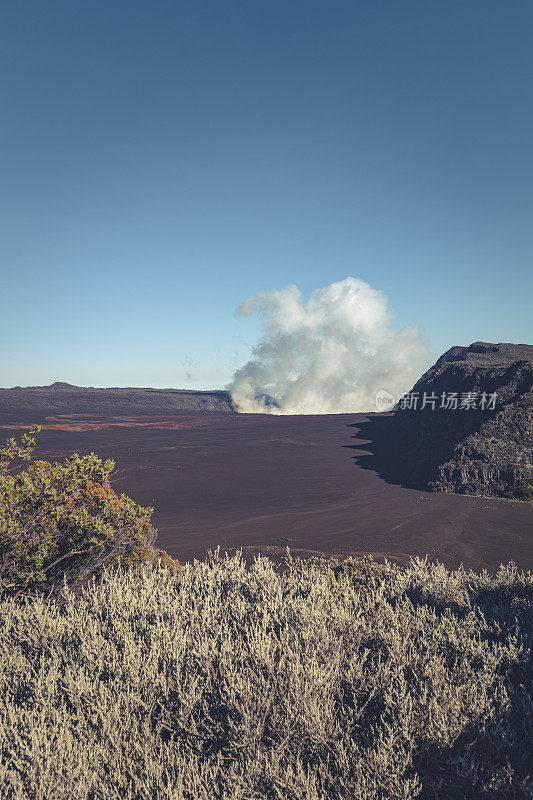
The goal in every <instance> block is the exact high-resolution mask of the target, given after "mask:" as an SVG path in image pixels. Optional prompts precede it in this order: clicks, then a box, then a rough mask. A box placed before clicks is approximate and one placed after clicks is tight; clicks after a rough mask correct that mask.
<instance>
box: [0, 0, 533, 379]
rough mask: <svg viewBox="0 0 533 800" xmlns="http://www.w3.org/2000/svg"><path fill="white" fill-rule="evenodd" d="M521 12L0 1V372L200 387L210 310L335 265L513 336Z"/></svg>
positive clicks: (411, 4) (525, 47) (469, 6)
mask: <svg viewBox="0 0 533 800" xmlns="http://www.w3.org/2000/svg"><path fill="white" fill-rule="evenodd" d="M532 40H533V4H531V3H530V2H528V1H527V2H526V0H523V2H515V1H514V0H510V2H507V3H502V2H501V0H498V2H494V0H483V1H481V0H469V2H464V0H447V2H445V3H443V2H442V0H439V1H438V2H435V1H434V0H420V1H418V0H407V1H406V2H403V3H399V2H397V0H383V1H382V2H380V1H379V0H372V2H371V1H370V0H367V2H356V0H350V1H348V0H342V2H339V1H338V0H328V2H325V0H320V2H318V1H317V0H304V1H302V2H300V0H298V1H293V0H283V2H278V1H277V0H268V2H267V1H266V0H253V1H252V2H251V1H250V0H243V1H242V2H235V1H234V0H224V2H220V0H209V2H207V1H204V0H194V1H193V0H191V1H190V2H177V1H176V0H175V1H174V2H162V1H161V0H151V2H148V0H146V2H142V3H141V2H136V0H128V1H127V2H118V1H117V0H105V2H103V1H101V0H93V1H92V2H90V3H86V2H83V3H82V2H79V1H78V0H68V2H67V1H66V0H65V1H64V2H56V1H55V0H47V2H46V3H42V2H36V1H34V2H25V0H20V2H17V3H3V4H2V5H1V7H0V115H1V125H0V144H1V146H0V158H1V170H0V174H1V178H0V207H1V208H0V291H1V297H2V314H1V316H0V341H1V342H2V345H1V351H0V352H1V360H0V367H1V373H0V385H2V386H11V385H15V384H21V385H32V384H46V383H51V382H52V381H54V380H64V381H69V382H71V383H76V384H82V385H96V386H105V385H152V386H175V387H183V388H188V387H189V388H192V387H197V388H211V387H219V386H223V385H225V384H226V383H227V382H228V381H229V379H230V378H231V375H232V373H233V371H234V370H235V368H236V367H238V366H240V365H241V364H242V363H243V362H245V361H246V360H247V359H248V356H249V353H250V350H251V347H252V345H253V344H254V342H255V341H256V340H257V338H258V336H259V333H260V326H259V321H258V320H256V319H254V318H246V319H240V320H238V319H236V318H235V317H234V316H233V312H234V310H235V308H236V307H237V306H238V305H239V304H240V303H241V301H242V300H243V299H244V298H245V297H247V296H249V295H251V294H254V293H255V292H257V291H259V290H270V289H280V288H282V287H284V286H286V285H288V284H292V283H294V284H296V285H298V286H299V287H300V289H302V291H303V293H304V296H308V295H309V293H310V292H311V291H312V290H313V289H315V288H318V287H322V286H326V285H328V284H330V283H331V282H333V281H339V280H342V279H343V278H345V277H347V276H353V277H355V278H360V279H362V280H364V281H367V282H368V283H370V284H371V286H373V287H374V288H376V289H380V290H382V291H383V292H385V293H386V294H387V295H388V296H389V299H390V304H391V306H392V308H393V309H394V310H395V312H396V318H395V324H397V325H398V326H403V325H406V324H411V323H415V322H417V323H419V324H420V325H421V327H422V329H423V332H424V335H425V337H426V338H427V339H428V340H429V342H430V346H431V352H432V356H433V358H434V359H436V358H437V357H438V356H439V355H440V354H441V353H442V352H443V351H444V350H446V349H447V348H449V347H451V346H452V345H454V344H470V343H471V342H472V341H475V340H484V341H512V342H527V341H531V339H532V336H531V334H532V323H531V305H532V303H531V301H532V273H533V270H532V266H533V263H532V262H533V258H532V256H533V224H532V220H533V180H532V179H533V48H532V47H531V42H532Z"/></svg>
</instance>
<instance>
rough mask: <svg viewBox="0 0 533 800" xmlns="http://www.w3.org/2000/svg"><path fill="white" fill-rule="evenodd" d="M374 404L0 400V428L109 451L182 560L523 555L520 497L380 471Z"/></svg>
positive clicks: (385, 458)
mask: <svg viewBox="0 0 533 800" xmlns="http://www.w3.org/2000/svg"><path fill="white" fill-rule="evenodd" d="M384 417H386V415H372V414H340V415H320V416H271V415H256V414H250V415H236V414H220V415H216V414H215V415H211V414H168V415H163V414H154V413H147V414H145V415H142V414H134V415H129V416H117V415H112V414H98V415H88V414H57V415H53V416H51V415H48V416H46V417H45V416H44V415H39V414H32V415H31V417H30V416H28V414H27V412H23V413H21V414H16V413H9V414H8V413H4V414H2V416H1V417H0V425H1V426H2V427H0V437H1V438H0V441H2V442H3V441H4V440H5V439H6V438H7V437H8V436H13V435H17V434H20V433H21V432H22V426H24V427H27V426H28V425H29V424H31V423H33V422H36V423H39V424H41V425H43V430H42V431H41V433H40V435H39V438H38V443H37V447H36V449H35V453H34V456H35V458H40V459H46V460H61V459H63V458H64V457H65V456H67V455H69V454H71V453H73V452H78V453H79V454H84V453H89V452H95V453H97V454H98V455H100V456H101V457H102V458H112V459H114V460H115V461H116V464H117V466H116V473H115V483H114V488H115V490H116V491H118V492H125V493H126V494H128V495H130V496H131V497H133V498H134V500H136V501H137V502H138V503H140V504H141V505H149V506H153V507H154V509H155V511H154V514H153V517H152V521H153V524H154V526H155V527H156V528H157V529H158V531H159V535H158V539H157V546H159V547H162V548H164V549H165V550H167V551H168V552H169V553H170V554H171V555H172V556H174V557H177V558H179V559H180V560H181V561H187V560H191V559H193V558H200V559H201V558H204V557H205V555H206V553H207V550H208V549H213V548H215V547H217V546H218V545H220V547H221V550H227V551H228V552H232V551H233V550H234V549H236V548H241V547H242V548H244V549H245V552H246V553H247V554H249V555H252V554H253V553H255V552H262V553H264V554H268V555H270V556H272V557H273V558H274V559H275V560H276V561H277V560H279V559H280V558H282V557H283V555H284V553H285V550H286V548H287V547H289V548H290V549H291V551H292V552H293V553H294V554H295V555H300V556H312V555H321V554H324V555H334V556H337V557H344V556H348V555H350V554H352V555H360V554H365V553H372V554H373V555H374V556H375V557H376V558H383V557H385V558H388V559H389V560H396V561H399V562H406V561H408V560H409V557H410V556H420V557H422V558H423V557H425V556H426V555H427V556H428V557H429V559H430V560H439V561H442V562H443V563H444V564H445V565H446V566H448V567H457V566H459V564H461V563H462V564H463V565H464V566H465V568H471V569H476V570H479V569H483V568H487V569H488V570H491V571H492V570H495V569H497V568H498V566H499V564H500V563H501V562H505V563H506V562H508V561H510V560H513V561H514V562H515V563H516V564H517V566H518V567H519V568H521V569H533V525H532V522H533V518H532V514H533V508H532V505H531V503H527V502H523V501H515V500H501V499H494V498H488V497H487V498H485V497H473V496H464V495H456V494H436V493H430V492H425V491H419V490H416V489H412V488H409V487H408V486H407V485H401V484H402V481H401V480H398V478H395V482H392V480H391V479H390V475H391V474H394V475H395V476H398V475H399V474H401V465H402V459H403V454H402V453H396V452H387V447H386V443H385V447H384V442H383V440H382V438H381V440H380V430H381V428H382V423H383V421H384ZM378 443H379V447H378ZM391 464H393V465H395V468H394V469H393V470H391V469H390V466H391Z"/></svg>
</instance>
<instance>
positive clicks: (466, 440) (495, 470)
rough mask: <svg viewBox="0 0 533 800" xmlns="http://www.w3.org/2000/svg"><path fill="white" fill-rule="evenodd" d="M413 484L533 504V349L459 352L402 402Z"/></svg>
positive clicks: (398, 430)
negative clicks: (513, 499)
mask: <svg viewBox="0 0 533 800" xmlns="http://www.w3.org/2000/svg"><path fill="white" fill-rule="evenodd" d="M392 427H393V430H394V432H395V435H396V436H397V437H398V439H399V442H400V444H399V446H400V447H402V449H403V451H404V453H405V457H406V459H407V460H408V468H409V470H410V474H411V479H412V481H413V483H414V485H418V486H420V487H425V488H430V489H434V490H435V491H440V492H459V493H465V494H482V495H490V496H493V497H508V498H515V499H519V500H532V499H533V478H532V473H533V346H531V345H521V344H520V345H515V344H488V343H486V342H475V343H474V344H472V345H470V347H452V348H451V349H450V350H448V352H447V353H444V355H443V356H441V357H440V358H439V360H438V361H437V362H436V364H434V366H433V367H431V369H429V370H428V371H427V372H426V373H425V374H424V375H423V376H422V377H421V378H420V380H419V381H418V382H417V383H416V384H415V386H414V387H413V389H412V390H411V392H409V393H408V394H407V395H405V396H404V397H403V398H402V400H401V401H400V403H399V404H398V407H397V410H396V413H395V415H394V422H393V426H392Z"/></svg>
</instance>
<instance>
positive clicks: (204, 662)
mask: <svg viewBox="0 0 533 800" xmlns="http://www.w3.org/2000/svg"><path fill="white" fill-rule="evenodd" d="M82 461H83V459H82ZM69 463H71V462H69ZM74 463H77V462H74ZM90 463H91V464H93V463H95V462H90ZM68 468H69V467H68V466H65V467H64V469H68ZM43 469H44V468H43ZM47 469H48V468H47ZM54 469H56V467H54ZM76 469H78V470H81V467H79V466H77V467H76ZM98 470H103V471H102V472H98ZM106 470H107V467H102V466H100V467H98V469H96V468H95V470H93V471H92V472H91V473H90V475H91V478H90V479H89V478H87V487H88V486H89V485H92V482H94V483H95V484H96V486H104V485H105V478H104V475H105V474H106ZM26 472H27V473H29V475H30V476H32V475H35V473H32V472H30V470H29V469H28V470H26ZM39 474H40V473H39ZM47 474H48V473H47ZM58 474H59V473H58ZM74 474H78V472H76V470H74ZM83 474H84V475H86V473H85V472H83ZM95 475H96V477H95V478H94V481H93V477H92V476H95ZM50 479H51V478H50ZM15 480H16V478H15ZM24 480H27V479H24ZM28 480H29V479H28ZM33 480H34V478H31V480H30V483H31V482H32V481H33ZM39 480H42V481H44V480H45V479H44V477H43V478H39ZM32 485H33V484H32ZM39 485H40V484H39ZM10 486H11V484H8V488H9V487H10ZM3 491H7V490H6V489H5V487H4V490H3ZM15 491H16V490H15V489H14V488H13V487H11V488H10V489H9V491H7V496H8V497H11V496H12V495H11V494H10V492H15ZM106 492H107V489H106ZM83 496H85V494H84V495H83ZM2 498H3V499H2V502H3V503H5V499H4V498H5V495H2ZM54 502H55V501H54ZM102 502H104V508H108V505H106V503H108V500H107V499H105V500H104V501H102ZM113 502H116V501H113ZM123 502H124V504H125V508H127V509H129V508H130V507H129V506H128V504H127V503H126V500H124V501H123ZM130 502H132V501H130ZM84 507H85V506H84ZM89 511H91V513H92V512H93V511H94V507H93V506H90V509H89V510H88V511H87V514H89ZM120 513H122V512H120ZM124 513H126V511H124ZM58 514H59V512H58ZM131 514H132V515H133V517H134V519H135V520H142V519H144V517H143V514H142V511H141V510H135V509H132V510H131ZM59 516H60V517H61V514H59ZM90 516H91V515H90V514H89V516H88V517H87V519H89V517H90ZM93 516H94V514H93ZM83 519H85V517H83ZM106 519H107V518H106ZM2 520H3V522H2V524H3V525H4V524H5V515H4V516H3V517H2ZM132 524H133V523H132ZM139 524H141V523H139ZM52 528H53V530H54V531H55V534H54V535H58V532H57V530H56V529H55V528H54V527H53V526H52ZM62 530H63V529H62V528H61V531H62ZM105 530H106V531H107V532H109V529H107V528H106V529H105ZM136 530H137V529H136ZM143 530H144V529H143ZM46 531H48V528H46V530H45V531H43V536H44V534H45V533H46ZM91 531H93V532H94V529H93V528H91ZM8 534H9V531H6V530H4V528H2V536H3V537H4V539H3V540H2V541H3V542H4V541H5V538H6V537H7V536H8ZM94 536H95V538H96V539H97V540H98V541H97V544H96V545H95V547H101V542H102V541H103V540H104V539H105V540H106V541H107V538H106V537H105V536H104V533H102V534H101V535H100V532H97V533H95V534H94ZM17 541H18V540H17ZM24 541H26V540H24ZM76 546H77V547H78V546H79V545H76ZM2 547H3V550H2V553H3V554H5V553H7V554H8V555H9V558H10V559H11V561H9V564H10V565H11V564H14V563H17V564H19V563H20V559H19V560H17V559H16V558H15V556H14V555H13V547H14V546H13V547H11V549H9V547H7V549H6V545H5V544H3V545H2ZM46 547H47V553H48V554H47V555H46V558H45V559H44V560H43V565H45V564H46V563H47V562H46V559H54V558H56V557H57V552H61V551H54V552H51V546H50V547H48V545H46ZM48 550H50V552H48ZM31 552H32V553H33V552H34V551H31ZM16 553H18V551H16ZM3 557H4V558H5V555H3ZM17 558H18V555H17ZM67 560H68V559H65V561H67ZM174 567H175V568H168V565H167V566H165V559H161V558H158V557H156V558H152V557H150V558H146V559H144V560H143V559H141V560H140V561H139V563H137V564H135V565H134V566H132V564H123V563H120V562H119V561H118V560H117V559H115V558H113V559H112V560H110V561H106V563H103V564H101V565H100V568H99V569H98V571H95V572H93V573H92V576H91V578H90V580H89V581H88V582H86V584H85V585H84V586H83V587H82V588H81V589H78V590H77V591H76V592H74V591H73V587H72V585H71V584H69V580H70V579H71V578H72V575H70V574H67V573H65V574H64V575H63V580H62V583H60V585H59V586H57V585H56V587H55V589H54V588H53V587H52V588H50V589H49V591H48V594H47V593H46V592H44V591H42V589H39V588H38V587H37V582H38V581H37V578H36V577H35V576H32V578H31V580H30V581H29V582H27V583H26V584H25V586H26V587H27V588H28V591H25V592H22V593H20V587H21V586H22V585H23V583H24V581H25V580H26V577H27V575H25V573H24V570H23V569H22V567H20V568H19V571H18V572H17V571H16V570H15V568H14V567H13V568H12V567H9V570H8V574H9V576H10V577H9V579H8V580H9V582H10V583H9V585H6V586H5V589H4V591H3V592H2V594H1V595H0V683H1V686H0V797H2V798H5V799H6V800H11V798H13V800H26V799H28V800H30V798H31V800H34V799H35V800H45V799H46V800H47V799H48V798H54V800H62V798H69V800H70V799H72V800H122V799H123V798H125V799H126V800H128V799H129V800H134V799H135V800H146V799H147V798H150V799H152V800H159V798H161V800H166V798H168V799H169V800H170V799H172V800H181V798H184V799H186V800H215V798H221V799H222V798H224V800H230V799H231V800H234V799H235V800H274V799H275V800H285V799H286V800H289V799H290V800H319V799H320V800H330V799H331V800H358V799H360V800H370V799H371V798H372V800H374V798H375V799H376V800H378V799H379V800H400V799H403V800H407V799H408V798H422V799H423V800H430V799H431V800H433V799H434V798H439V799H440V798H442V800H449V799H450V800H459V799H460V800H464V798H468V799H469V800H470V799H472V800H474V799H476V800H477V798H483V799H484V800H489V798H491V799H492V798H531V797H533V762H532V758H531V755H532V752H533V693H532V687H533V666H532V660H531V645H532V640H533V613H532V612H533V575H532V574H531V573H522V572H519V571H517V569H516V567H515V566H514V565H513V564H509V565H507V566H502V567H501V568H500V570H499V572H498V573H497V574H494V575H490V574H488V573H486V572H483V573H479V574H478V573H474V572H467V571H465V570H462V569H460V570H457V571H449V570H447V569H445V568H444V567H443V566H442V565H440V564H431V563H428V562H427V561H422V560H413V561H412V562H411V564H410V565H409V566H408V567H400V566H397V565H393V564H389V563H385V564H377V563H375V562H373V561H372V560H371V559H357V560H350V559H348V560H346V561H344V562H331V561H325V560H313V561H301V560H298V559H293V558H291V556H290V553H287V559H286V565H285V567H284V569H282V570H280V569H279V568H276V567H275V565H274V564H273V563H272V562H271V561H270V560H269V559H267V558H263V557H257V558H256V559H255V560H254V562H253V563H247V562H246V561H245V560H244V558H243V556H242V554H241V553H237V554H236V555H235V556H227V555H225V556H221V555H220V553H218V552H215V553H210V554H209V556H208V558H207V559H206V560H205V561H195V562H194V563H188V564H184V565H182V566H181V568H179V569H178V568H177V565H175V564H174ZM21 571H22V574H23V575H25V577H19V578H17V576H18V575H19V573H20V572H21ZM42 571H44V570H42V569H41V572H42ZM45 575H47V573H45ZM13 576H15V577H13ZM15 579H17V580H18V581H19V582H18V583H15V584H13V582H14V581H15ZM47 580H48V579H47ZM30 583H31V587H30ZM41 583H42V585H43V586H44V584H45V583H46V581H42V582H41ZM17 587H19V588H17ZM29 588H31V591H29ZM47 588H48V586H47Z"/></svg>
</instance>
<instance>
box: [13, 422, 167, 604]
mask: <svg viewBox="0 0 533 800" xmlns="http://www.w3.org/2000/svg"><path fill="white" fill-rule="evenodd" d="M39 430H40V429H39V427H38V426H34V427H33V428H32V429H31V431H30V432H29V433H26V434H24V435H23V436H22V440H21V443H20V444H18V443H17V442H16V440H15V439H10V440H8V442H7V446H6V447H5V448H4V449H2V450H0V594H8V595H11V596H13V597H15V598H16V597H18V596H19V595H20V594H22V593H27V592H31V591H32V590H36V589H39V590H44V589H45V588H50V589H51V590H52V589H53V587H54V586H56V585H57V584H58V583H61V580H62V576H63V575H64V574H66V575H67V576H68V581H69V582H78V583H79V582H80V581H82V580H84V579H85V580H86V579H87V578H88V576H90V575H91V574H93V573H95V574H98V575H100V574H101V573H102V571H103V569H104V568H106V567H107V568H111V567H113V566H114V565H116V564H117V563H118V561H119V560H120V561H121V563H122V564H123V565H124V566H127V567H132V568H133V567H137V566H139V565H140V564H142V563H144V562H145V561H153V560H155V559H156V558H159V559H160V560H161V561H162V562H163V564H164V565H166V566H167V567H168V568H169V569H177V568H178V564H177V562H175V561H174V560H173V559H171V558H170V556H168V554H166V553H165V552H164V551H162V550H155V549H154V548H153V546H152V545H153V542H154V541H155V538H156V532H155V530H154V529H153V528H152V527H151V525H150V516H151V514H152V511H153V509H151V508H142V507H141V506H138V505H137V504H136V503H135V502H134V501H133V500H131V498H129V497H127V496H126V495H125V494H121V495H120V496H119V495H117V494H116V492H114V491H113V489H112V488H111V485H110V483H109V478H110V475H111V473H112V471H113V469H114V466H115V464H114V462H113V461H105V462H103V461H102V460H101V459H100V458H98V456H96V455H95V454H94V453H90V454H89V455H86V456H79V455H78V454H74V455H72V456H70V457H69V458H67V459H66V461H65V463H64V464H58V463H55V464H51V463H49V462H47V461H35V462H34V463H32V464H31V465H30V466H29V467H28V468H27V469H25V470H22V471H21V470H20V467H18V468H17V466H15V467H13V463H15V464H16V463H17V459H21V460H23V461H28V460H30V458H31V455H32V451H33V448H34V446H35V436H36V434H37V433H38V432H39ZM11 473H14V474H11Z"/></svg>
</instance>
